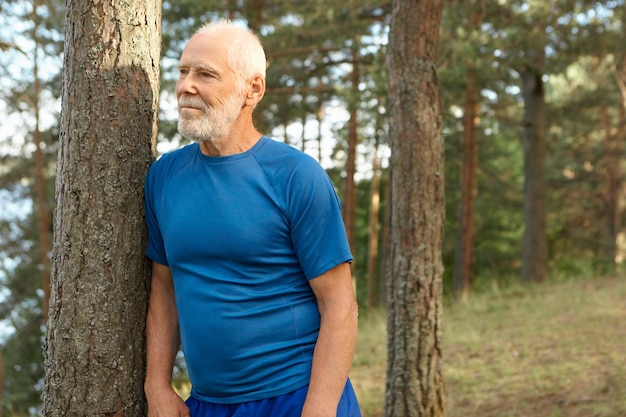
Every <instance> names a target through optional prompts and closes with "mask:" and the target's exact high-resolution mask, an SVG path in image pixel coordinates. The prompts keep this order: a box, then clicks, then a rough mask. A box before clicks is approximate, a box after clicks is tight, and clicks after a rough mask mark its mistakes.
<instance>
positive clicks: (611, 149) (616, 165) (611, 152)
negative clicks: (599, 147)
mask: <svg viewBox="0 0 626 417" xmlns="http://www.w3.org/2000/svg"><path fill="white" fill-rule="evenodd" d="M621 113H622V115H623V113H624V112H623V109H622V112H621ZM600 119H601V120H602V124H603V125H604V131H605V138H604V161H605V163H604V167H605V168H604V173H605V174H604V175H605V178H604V222H603V223H604V228H603V229H604V233H603V242H604V244H603V247H604V257H605V260H606V262H605V264H606V267H607V271H606V272H612V271H613V270H614V269H615V257H616V255H617V240H616V239H617V234H618V233H619V230H620V212H621V210H620V203H619V200H620V182H621V161H622V153H623V146H624V145H623V137H621V135H620V133H621V132H623V129H620V130H621V132H616V134H611V130H612V123H611V120H610V117H609V112H608V109H607V108H606V107H601V108H600Z"/></svg>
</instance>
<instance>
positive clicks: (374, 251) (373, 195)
mask: <svg viewBox="0 0 626 417" xmlns="http://www.w3.org/2000/svg"><path fill="white" fill-rule="evenodd" d="M379 119H380V117H379ZM378 147H379V137H378V133H376V143H375V145H374V160H373V161H372V184H371V188H370V212H369V225H368V229H369V243H368V248H367V306H368V307H370V308H373V307H375V306H376V304H378V288H377V285H376V284H377V283H378V268H377V265H378V262H377V261H378V239H379V232H378V229H379V223H380V222H379V221H378V216H379V212H380V156H379V154H378Z"/></svg>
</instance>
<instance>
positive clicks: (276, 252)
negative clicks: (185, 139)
mask: <svg viewBox="0 0 626 417" xmlns="http://www.w3.org/2000/svg"><path fill="white" fill-rule="evenodd" d="M145 194H146V219H147V223H148V232H149V238H150V243H149V247H148V251H147V255H148V257H150V258H151V259H152V260H154V261H156V262H158V263H160V264H163V265H167V266H169V267H170V268H171V271H172V275H173V279H174V291H175V295H176V306H177V309H178V316H179V322H180V333H181V340H182V347H183V352H184V354H185V359H186V362H187V366H188V370H189V376H190V379H191V382H192V395H193V396H194V397H196V398H199V399H204V400H206V401H211V402H216V403H239V402H246V401H254V400H258V399H263V398H270V397H274V396H278V395H282V394H285V393H288V392H291V391H294V390H296V389H298V388H300V387H302V386H304V385H306V384H308V383H309V378H310V372H311V360H312V356H313V348H314V346H315V342H316V340H317V335H318V331H319V322H320V319H319V312H318V309H317V302H316V300H315V296H314V294H313V292H312V290H311V288H310V286H309V283H308V280H309V279H311V278H315V277H317V276H319V275H321V274H323V273H324V272H326V271H328V270H329V269H331V268H333V267H335V266H337V265H339V264H340V263H343V262H347V261H350V260H351V259H352V255H351V253H350V249H349V245H348V242H347V239H346V234H345V227H344V224H343V220H342V218H341V214H340V208H339V201H338V198H337V195H336V193H335V190H334V188H333V186H332V183H331V182H330V179H329V178H328V175H327V174H326V172H325V171H324V170H323V169H322V168H321V166H320V165H319V164H318V163H317V162H316V161H315V160H314V159H313V158H311V157H309V156H308V155H306V154H304V153H302V152H300V151H298V150H296V149H294V148H292V147H290V146H288V145H285V144H283V143H280V142H276V141H274V140H271V139H269V138H267V137H265V136H264V137H262V138H261V139H260V140H259V142H258V143H257V144H256V145H255V146H254V147H253V148H251V149H250V150H248V151H247V152H245V153H241V154H236V155H230V156H225V157H209V156H206V155H204V154H202V153H201V151H200V147H199V145H198V144H197V143H195V144H191V145H187V146H185V147H183V148H181V149H179V150H177V151H174V152H171V153H169V154H166V155H164V156H163V157H161V158H160V159H159V160H158V161H157V162H155V163H154V164H153V165H152V167H151V168H150V172H149V173H148V176H147V179H146V184H145Z"/></svg>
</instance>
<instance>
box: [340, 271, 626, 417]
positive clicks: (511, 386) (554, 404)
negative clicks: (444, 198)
mask: <svg viewBox="0 0 626 417" xmlns="http://www.w3.org/2000/svg"><path fill="white" fill-rule="evenodd" d="M385 326H386V318H385V313H384V312H371V313H369V314H366V315H364V316H363V317H362V319H361V324H360V327H361V328H360V334H359V341H358V345H357V352H356V355H355V360H354V365H353V370H352V373H351V379H352V382H353V384H354V387H355V390H356V392H357V395H358V396H359V401H360V403H361V407H362V411H363V415H364V417H380V416H382V410H383V403H384V390H385V372H386V362H385V361H386V343H387V342H386V332H385ZM443 373H444V380H445V384H446V409H447V416H448V417H474V416H476V417H623V416H626V277H603V278H594V279H590V280H586V281H580V280H572V281H567V282H560V283H546V284H541V285H536V286H532V287H528V288H522V287H516V288H511V289H507V290H502V291H501V290H498V289H497V288H494V289H492V290H491V291H490V292H489V293H488V294H487V293H484V294H478V295H473V296H471V297H470V299H469V300H468V301H467V302H464V303H456V304H451V303H446V308H445V310H444V341H443Z"/></svg>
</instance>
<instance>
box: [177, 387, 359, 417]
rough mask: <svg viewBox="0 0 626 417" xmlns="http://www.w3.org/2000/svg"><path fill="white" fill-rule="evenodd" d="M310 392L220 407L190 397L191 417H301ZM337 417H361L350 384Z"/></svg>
mask: <svg viewBox="0 0 626 417" xmlns="http://www.w3.org/2000/svg"><path fill="white" fill-rule="evenodd" d="M308 389H309V387H308V386H305V387H302V388H300V389H298V390H296V391H293V392H290V393H289V394H284V395H280V396H278V397H273V398H268V399H264V400H257V401H250V402H246V403H239V404H216V403H211V402H207V401H202V400H198V399H196V398H193V397H189V399H187V407H189V410H190V412H191V417H300V416H301V414H302V406H303V405H304V399H305V398H306V393H307V391H308ZM337 417H361V411H360V410H359V404H358V403H357V400H356V395H355V394H354V390H353V389H352V384H351V383H350V380H348V383H347V384H346V388H345V389H344V390H343V394H342V395H341V399H340V400H339V406H338V407H337Z"/></svg>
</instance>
